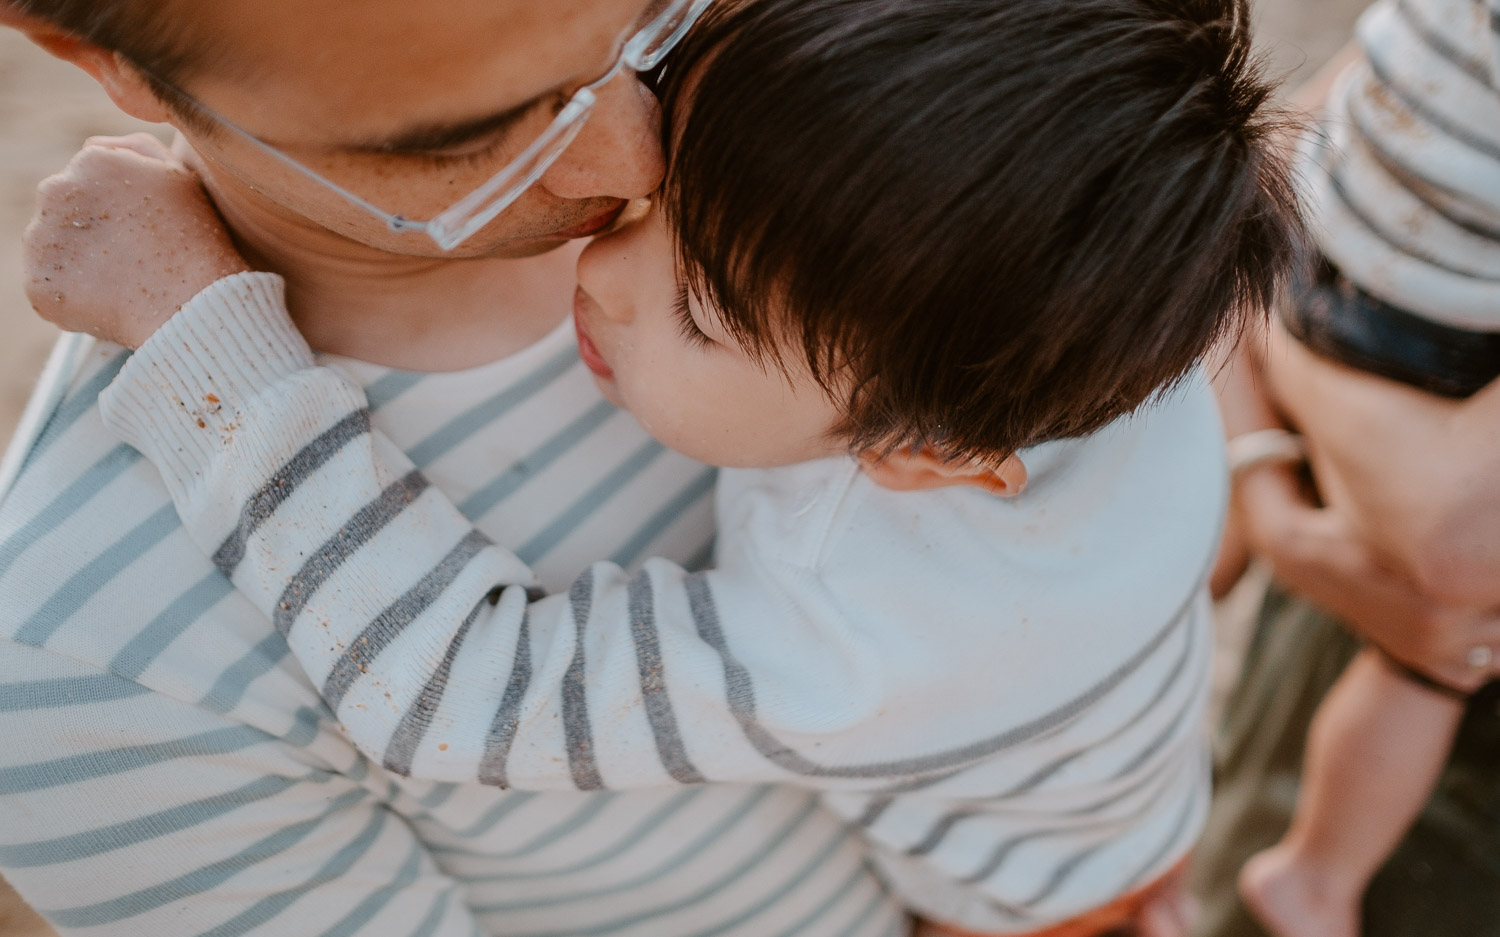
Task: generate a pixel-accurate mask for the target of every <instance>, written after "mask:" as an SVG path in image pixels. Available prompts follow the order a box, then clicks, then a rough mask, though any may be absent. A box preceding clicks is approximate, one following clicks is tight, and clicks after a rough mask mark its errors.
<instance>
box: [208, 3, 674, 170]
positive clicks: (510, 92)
mask: <svg viewBox="0 0 1500 937" xmlns="http://www.w3.org/2000/svg"><path fill="white" fill-rule="evenodd" d="M650 2H651V0H442V2H438V3H413V2H411V0H185V2H182V4H181V5H182V8H183V13H184V14H185V15H189V16H202V17H203V22H202V26H203V28H204V29H206V30H210V31H211V33H210V34H211V35H212V36H213V37H214V42H213V45H214V46H215V47H216V48H220V49H223V50H224V54H223V56H222V57H220V58H218V59H217V60H211V61H209V62H206V63H204V64H203V66H202V67H201V68H200V69H198V70H196V71H195V73H194V74H193V75H192V76H191V78H190V79H189V82H190V83H189V90H190V91H192V92H193V93H194V94H195V95H197V96H199V97H201V98H202V99H203V100H205V101H206V102H208V103H210V104H211V105H213V106H214V107H215V108H216V109H219V110H221V111H223V112H224V113H226V114H232V115H234V116H235V118H236V120H238V121H239V122H241V123H243V124H245V125H246V126H248V127H250V128H252V129H254V130H256V131H257V132H258V133H260V134H262V135H264V136H266V137H269V138H272V139H278V138H279V139H284V140H288V141H312V140H316V139H349V140H358V139H381V138H384V137H386V136H392V135H398V134H400V133H402V132H404V131H407V130H409V129H411V128H412V127H414V126H431V125H438V124H442V123H444V122H452V123H461V122H464V121H472V120H475V119H479V118H483V117H485V116H486V115H489V114H493V113H496V112H498V111H502V110H504V109H506V108H509V107H514V106H516V105H518V104H522V103H524V102H526V101H528V100H530V99H532V98H534V97H535V96H537V95H539V94H543V93H545V92H547V91H549V90H551V89H554V88H556V87H558V86H560V85H567V84H569V83H574V82H578V81H583V80H588V79H591V78H593V77H596V75H597V73H598V72H599V71H602V70H603V69H604V68H605V67H607V66H608V65H609V63H610V61H611V56H612V54H613V52H614V49H615V45H616V42H617V40H618V38H619V37H620V36H621V35H622V34H624V33H626V32H628V31H629V29H630V28H631V27H632V26H633V25H635V24H636V23H637V21H638V20H639V19H640V17H641V14H642V12H643V11H644V10H645V9H646V8H647V7H648V6H649V5H650ZM200 35H201V34H200ZM314 130H315V131H316V134H315V135H313V136H310V135H309V131H314ZM329 134H334V136H332V137H330V136H329Z"/></svg>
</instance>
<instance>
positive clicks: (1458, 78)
mask: <svg viewBox="0 0 1500 937" xmlns="http://www.w3.org/2000/svg"><path fill="white" fill-rule="evenodd" d="M1358 38H1359V45H1360V50H1361V52H1362V53H1363V55H1362V56H1361V57H1360V58H1359V59H1358V60H1356V61H1355V62H1354V63H1353V64H1351V65H1350V66H1349V67H1348V68H1347V69H1346V70H1345V72H1344V73H1343V74H1342V75H1341V76H1340V78H1339V80H1338V82H1337V84H1336V85H1335V86H1334V88H1333V89H1332V91H1331V92H1330V95H1329V101H1328V107H1327V111H1326V114H1325V116H1324V117H1323V119H1322V122H1321V124H1320V126H1319V128H1318V129H1319V131H1320V132H1319V133H1317V134H1313V135H1310V137H1309V138H1308V140H1307V143H1306V145H1305V147H1304V158H1305V165H1304V167H1303V172H1302V173H1301V176H1300V177H1301V179H1302V180H1303V183H1302V190H1303V191H1302V194H1303V196H1304V198H1305V200H1306V203H1307V209H1308V215H1309V219H1310V221H1311V225H1312V230H1313V233H1314V235H1315V237H1316V238H1317V242H1318V246H1319V247H1320V248H1321V249H1322V250H1323V252H1324V253H1325V254H1327V255H1328V257H1329V259H1331V260H1332V261H1333V262H1334V264H1335V265H1336V266H1337V267H1338V268H1339V270H1340V271H1341V272H1343V273H1344V274H1345V275H1347V276H1348V277H1349V279H1351V280H1353V281H1354V282H1355V283H1357V284H1359V286H1360V287H1361V288H1363V289H1364V290H1366V291H1368V292H1370V293H1371V294H1373V295H1374V296H1376V297H1378V298H1380V299H1382V300H1384V301H1386V302H1387V303H1391V304H1393V305H1395V306H1397V307H1399V308H1401V309H1403V310H1406V311H1408V312H1411V313H1414V314H1416V315H1418V316H1422V317H1424V318H1427V319H1430V320H1431V321H1433V322H1437V323H1440V324H1442V325H1446V326H1452V327H1455V328H1460V329H1471V330H1475V331H1481V332H1500V0H1378V2H1376V3H1375V4H1373V5H1372V6H1371V7H1370V9H1369V10H1368V11H1366V13H1365V14H1364V16H1363V17H1361V19H1360V22H1359V27H1358Z"/></svg>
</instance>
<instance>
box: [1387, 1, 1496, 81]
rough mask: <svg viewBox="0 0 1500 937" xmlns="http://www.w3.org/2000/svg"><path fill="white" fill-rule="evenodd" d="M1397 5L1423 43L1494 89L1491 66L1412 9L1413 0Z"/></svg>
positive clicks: (1406, 22)
mask: <svg viewBox="0 0 1500 937" xmlns="http://www.w3.org/2000/svg"><path fill="white" fill-rule="evenodd" d="M1395 6H1396V15H1397V16H1398V17H1400V19H1401V21H1402V22H1403V23H1404V24H1405V25H1406V28H1407V29H1409V30H1411V33H1412V35H1413V36H1416V37H1417V39H1419V40H1421V42H1422V44H1423V45H1425V46H1427V48H1429V49H1431V50H1432V51H1433V53H1435V54H1436V55H1437V56H1438V57H1439V58H1442V59H1444V60H1446V61H1447V62H1449V63H1451V64H1452V65H1453V66H1454V67H1455V68H1458V69H1460V70H1462V71H1463V72H1464V73H1465V74H1467V75H1468V76H1469V77H1470V78H1472V79H1474V80H1475V81H1476V82H1478V83H1479V84H1480V85H1481V86H1482V87H1484V88H1486V89H1490V90H1493V89H1494V78H1493V76H1492V75H1491V74H1490V71H1489V66H1488V65H1486V64H1485V63H1484V62H1481V61H1480V60H1478V59H1476V58H1474V57H1473V56H1472V55H1469V54H1468V53H1467V52H1465V51H1464V50H1463V49H1460V48H1458V47H1457V46H1455V45H1454V44H1453V43H1452V42H1450V41H1449V40H1448V38H1447V37H1446V36H1444V35H1442V34H1441V33H1439V32H1438V31H1437V30H1436V29H1434V28H1433V27H1432V25H1431V24H1430V23H1428V22H1427V21H1426V20H1425V19H1424V18H1423V17H1422V16H1421V15H1420V14H1418V13H1417V11H1416V10H1414V9H1412V5H1411V0H1396V4H1395Z"/></svg>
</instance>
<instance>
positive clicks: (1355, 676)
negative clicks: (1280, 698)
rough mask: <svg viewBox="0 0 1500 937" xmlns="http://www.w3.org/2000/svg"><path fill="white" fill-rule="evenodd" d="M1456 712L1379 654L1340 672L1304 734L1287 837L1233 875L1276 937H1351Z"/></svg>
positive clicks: (1423, 793)
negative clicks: (1304, 747) (1297, 787)
mask: <svg viewBox="0 0 1500 937" xmlns="http://www.w3.org/2000/svg"><path fill="white" fill-rule="evenodd" d="M1462 716H1463V704H1462V703H1460V702H1459V701H1457V700H1455V699H1452V698H1450V697H1447V696H1444V695H1442V694H1440V693H1437V692H1435V691H1433V690H1430V689H1427V688H1425V687H1421V686H1418V685H1417V684H1416V683H1413V682H1412V681H1410V680H1408V679H1406V678H1405V677H1403V676H1402V675H1401V674H1400V673H1399V672H1397V671H1396V670H1395V669H1394V668H1393V667H1392V666H1391V665H1390V664H1389V663H1387V662H1386V661H1385V660H1384V659H1383V658H1382V657H1381V656H1380V654H1379V652H1378V651H1374V650H1372V649H1366V650H1364V651H1361V652H1360V654H1359V656H1357V657H1355V658H1354V660H1353V661H1352V662H1351V663H1350V664H1349V667H1348V669H1347V670H1345V671H1344V674H1343V676H1341V677H1339V680H1338V682H1337V683H1336V684H1334V687H1333V689H1332V690H1331V691H1330V692H1329V694H1328V697H1327V698H1326V699H1325V700H1324V701H1323V704H1322V705H1321V706H1319V707H1318V713H1317V716H1316V717H1315V718H1314V720H1313V724H1312V730H1311V731H1310V732H1309V733H1308V740H1307V761H1306V765H1305V767H1304V769H1303V779H1302V793H1301V797H1300V798H1299V799H1298V802H1297V812H1296V814H1295V816H1294V817H1293V818H1292V826H1291V829H1289V830H1288V831H1287V834H1286V837H1285V838H1284V839H1283V840H1282V841H1281V842H1280V843H1278V844H1277V845H1276V846H1273V847H1272V848H1270V849H1268V850H1266V851H1265V852H1262V853H1259V854H1258V855H1256V856H1254V857H1253V858H1252V859H1251V860H1250V861H1249V862H1248V863H1246V864H1245V868H1244V870H1243V871H1242V872H1241V873H1240V893H1241V894H1242V895H1243V896H1244V898H1245V903H1246V904H1247V905H1248V906H1249V908H1250V910H1251V911H1252V912H1254V914H1255V915H1256V916H1257V917H1258V918H1260V920H1261V923H1263V924H1265V925H1266V927H1267V929H1268V930H1270V931H1271V932H1272V933H1274V934H1276V935H1277V937H1358V935H1359V930H1360V920H1359V906H1360V902H1361V900H1362V899H1363V897H1364V892H1365V889H1366V887H1368V885H1369V883H1370V879H1371V878H1373V877H1374V875H1375V873H1376V872H1377V871H1378V870H1379V869H1380V866H1381V864H1382V863H1384V862H1385V860H1386V858H1387V857H1388V856H1389V855H1390V854H1391V852H1392V851H1393V850H1394V849H1395V848H1396V845H1397V844H1398V843H1399V842H1400V841H1401V837H1402V836H1404V835H1405V834H1406V831H1407V829H1408V828H1409V827H1410V826H1411V824H1412V823H1413V822H1414V821H1415V820H1416V818H1417V814H1418V813H1419V812H1420V811H1421V809H1422V806H1423V805H1424V804H1426V802H1427V799H1428V797H1429V796H1431V794H1432V789H1433V786H1434V785H1435V784H1436V783H1437V779H1438V775H1439V773H1440V772H1441V771H1442V768H1443V764H1444V763H1445V762H1446V761H1447V758H1448V751H1449V749H1450V748H1451V747H1452V745H1453V736H1454V733H1455V732H1456V731H1457V730H1458V724H1459V721H1460V719H1461V718H1462Z"/></svg>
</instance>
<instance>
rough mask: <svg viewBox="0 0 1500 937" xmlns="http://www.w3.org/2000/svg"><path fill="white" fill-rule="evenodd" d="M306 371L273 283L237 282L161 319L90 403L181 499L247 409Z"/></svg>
mask: <svg viewBox="0 0 1500 937" xmlns="http://www.w3.org/2000/svg"><path fill="white" fill-rule="evenodd" d="M313 367H316V362H315V361H314V359H313V355H312V350H311V349H309V348H308V347H307V342H306V341H304V340H303V338H302V336H301V335H300V334H299V333H298V332H297V328H296V326H295V325H293V324H292V320H291V317H290V316H289V315H288V314H287V311H286V299H285V284H284V282H283V281H282V279H281V277H279V276H276V275H275V274H270V273H237V274H234V275H233V276H229V277H225V278H224V279H222V280H219V281H218V282H216V283H214V284H213V285H212V286H209V287H208V288H207V289H205V290H203V292H201V293H199V294H198V295H197V296H194V297H193V298H192V299H191V300H190V301H189V302H188V303H187V304H186V305H184V306H183V307H182V309H181V311H179V312H178V313H177V314H176V315H174V316H173V317H172V318H170V319H168V320H167V323H166V324H165V325H163V326H162V327H161V328H160V329H159V330H158V331H157V332H156V334H155V335H153V336H151V338H150V339H149V340H147V342H146V343H145V344H144V345H142V346H141V348H140V350H139V351H137V352H136V353H135V354H134V355H132V356H131V358H130V360H129V361H127V362H126V363H125V366H124V367H123V368H122V369H121V370H120V373H119V375H118V376H117V377H116V378H115V380H114V383H112V384H111V385H110V386H109V387H108V388H107V389H106V390H105V391H104V393H102V394H101V395H100V396H99V409H100V412H101V414H102V416H103V418H104V422H105V425H107V426H108V427H110V429H112V430H113V431H114V432H115V433H116V435H118V436H119V437H120V438H121V439H123V440H124V441H125V442H127V443H129V444H130V445H132V446H134V447H135V448H137V449H139V450H140V451H141V452H142V453H144V454H145V455H146V457H147V458H149V459H150V460H151V461H152V462H153V463H154V464H155V465H156V467H157V469H158V470H159V471H160V472H161V473H162V476H163V478H164V480H165V481H166V482H167V484H168V485H169V486H170V487H171V489H172V490H173V491H174V492H184V491H186V490H187V489H188V488H189V487H190V486H191V485H192V482H193V480H194V479H195V478H197V477H198V476H200V475H201V474H202V472H203V471H204V469H205V468H206V467H207V466H208V463H209V462H210V461H211V460H212V459H213V457H214V456H215V455H216V454H217V453H219V452H220V451H221V450H223V449H224V448H225V446H226V445H227V444H228V443H229V442H230V441H231V440H232V439H233V436H234V433H235V432H236V430H238V428H239V419H238V414H239V412H240V411H241V410H242V409H244V405H245V402H246V401H248V400H249V399H250V398H252V397H254V396H255V395H256V394H258V393H261V392H263V391H265V390H266V389H267V388H269V387H272V386H274V385H275V384H276V383H277V382H278V381H280V380H283V379H285V378H287V377H289V376H291V375H293V374H295V373H297V372H298V371H302V370H305V369H308V368H313Z"/></svg>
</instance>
